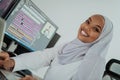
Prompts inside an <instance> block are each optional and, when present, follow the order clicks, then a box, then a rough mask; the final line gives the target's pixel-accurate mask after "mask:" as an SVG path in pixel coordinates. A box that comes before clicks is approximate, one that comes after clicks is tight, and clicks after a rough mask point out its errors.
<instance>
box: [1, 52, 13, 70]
mask: <svg viewBox="0 0 120 80" xmlns="http://www.w3.org/2000/svg"><path fill="white" fill-rule="evenodd" d="M14 65H15V62H14V60H13V59H10V57H9V54H8V53H7V52H0V68H4V69H5V70H9V71H11V69H12V68H13V67H14Z"/></svg>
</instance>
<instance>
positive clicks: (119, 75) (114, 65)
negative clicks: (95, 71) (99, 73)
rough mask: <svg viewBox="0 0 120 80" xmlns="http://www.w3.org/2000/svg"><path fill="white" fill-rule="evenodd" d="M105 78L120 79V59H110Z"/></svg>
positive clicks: (106, 79) (108, 79) (105, 79)
mask: <svg viewBox="0 0 120 80" xmlns="http://www.w3.org/2000/svg"><path fill="white" fill-rule="evenodd" d="M103 80H120V60H117V59H111V60H109V61H108V63H107V64H106V70H105V72H104V75H103Z"/></svg>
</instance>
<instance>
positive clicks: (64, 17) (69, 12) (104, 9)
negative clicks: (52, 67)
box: [32, 0, 120, 61]
mask: <svg viewBox="0 0 120 80" xmlns="http://www.w3.org/2000/svg"><path fill="white" fill-rule="evenodd" d="M32 1H33V2H34V3H35V4H36V5H37V6H38V7H39V8H40V9H41V10H42V11H43V12H44V13H45V14H46V15H47V16H48V17H49V18H50V19H51V20H52V21H53V22H54V23H55V24H57V25H58V27H59V29H58V31H57V32H58V33H59V34H60V35H61V38H60V39H59V41H58V42H57V44H56V45H59V44H62V43H64V42H68V41H71V40H72V39H74V38H75V37H76V36H77V31H78V28H79V26H80V24H81V23H82V22H83V21H84V20H86V19H87V18H88V17H89V16H90V15H92V14H94V13H100V14H103V15H105V16H108V17H109V18H110V19H111V20H112V22H113V25H114V36H113V39H112V42H111V44H110V48H109V51H108V54H107V57H106V59H107V61H108V60H109V59H111V58H116V59H119V60H120V48H119V47H120V45H119V44H120V9H119V7H118V6H119V3H120V0H111V1H110V0H102V1H101V0H89V1H88V0H50V1H49V0H32Z"/></svg>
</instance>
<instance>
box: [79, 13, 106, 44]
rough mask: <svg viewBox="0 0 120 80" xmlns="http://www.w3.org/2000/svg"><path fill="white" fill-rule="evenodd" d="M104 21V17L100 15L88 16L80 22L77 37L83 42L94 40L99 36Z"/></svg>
mask: <svg viewBox="0 0 120 80" xmlns="http://www.w3.org/2000/svg"><path fill="white" fill-rule="evenodd" d="M104 23H105V21H104V18H103V17H102V16H101V15H93V16H91V17H89V18H88V19H87V20H86V21H85V22H83V23H82V24H81V26H80V28H79V31H78V36H77V37H78V39H79V40H81V41H82V42H85V43H90V42H93V41H95V40H96V39H97V38H98V37H99V36H100V34H101V32H102V29H103V26H104Z"/></svg>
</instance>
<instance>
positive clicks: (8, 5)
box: [0, 0, 19, 18]
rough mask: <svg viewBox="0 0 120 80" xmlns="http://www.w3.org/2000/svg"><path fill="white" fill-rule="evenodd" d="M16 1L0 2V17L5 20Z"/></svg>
mask: <svg viewBox="0 0 120 80" xmlns="http://www.w3.org/2000/svg"><path fill="white" fill-rule="evenodd" d="M18 2H19V1H18V0H0V17H2V18H7V17H8V15H9V14H10V12H11V11H12V10H13V8H14V7H15V5H16V4H17V3H18Z"/></svg>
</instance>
